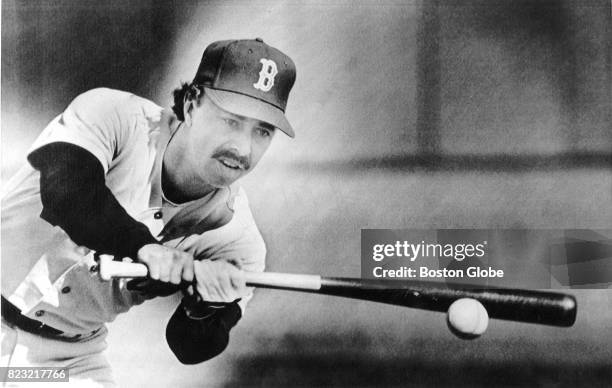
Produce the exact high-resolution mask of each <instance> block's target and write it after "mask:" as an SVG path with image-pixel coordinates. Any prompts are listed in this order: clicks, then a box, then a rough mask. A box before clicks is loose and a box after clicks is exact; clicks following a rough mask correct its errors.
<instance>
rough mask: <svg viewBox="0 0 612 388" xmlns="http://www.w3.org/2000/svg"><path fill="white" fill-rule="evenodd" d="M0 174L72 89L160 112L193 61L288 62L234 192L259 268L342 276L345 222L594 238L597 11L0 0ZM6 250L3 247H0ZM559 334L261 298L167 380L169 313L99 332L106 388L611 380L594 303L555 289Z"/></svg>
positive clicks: (602, 179) (610, 138)
mask: <svg viewBox="0 0 612 388" xmlns="http://www.w3.org/2000/svg"><path fill="white" fill-rule="evenodd" d="M1 21H2V25H1V26H2V69H1V70H2V91H1V93H2V112H1V113H2V137H1V140H2V147H1V151H2V170H1V174H2V181H3V182H5V181H6V180H7V179H8V178H10V176H11V174H12V173H14V172H15V171H16V169H17V168H18V167H19V166H20V165H21V164H22V163H24V161H25V152H26V150H27V149H28V147H29V146H30V144H31V143H32V142H33V140H34V139H35V137H36V136H37V135H38V133H40V131H41V130H42V129H43V128H44V127H45V125H46V124H47V123H48V122H49V121H50V120H51V119H52V118H53V117H55V116H56V115H57V114H59V113H60V112H61V111H62V110H63V109H64V108H65V107H66V105H67V104H68V103H69V102H70V101H71V100H72V99H73V98H74V97H75V96H76V95H78V94H79V93H81V92H84V91H85V90H88V89H91V88H94V87H99V86H105V87H111V88H118V89H122V90H127V91H130V92H133V93H135V94H138V95H141V96H144V97H147V98H149V99H152V100H154V101H156V102H157V103H158V104H160V105H164V106H169V105H170V103H171V92H172V90H173V88H175V87H177V86H178V85H179V83H180V82H181V81H189V80H191V79H192V77H193V75H194V74H195V70H196V68H197V66H198V64H199V60H200V57H201V55H202V52H203V50H204V48H205V47H206V46H207V45H208V44H209V43H211V42H213V41H215V40H221V39H232V38H254V37H261V38H263V39H264V41H266V42H267V43H269V44H271V45H273V46H275V47H277V48H279V49H281V50H282V51H284V52H285V53H287V54H288V55H289V56H291V57H292V58H293V59H294V61H295V62H296V64H297V68H298V75H297V82H296V84H295V87H294V90H293V92H292V98H291V99H290V102H289V106H288V111H287V114H288V117H289V119H290V121H291V122H292V123H293V126H294V128H295V130H296V134H297V136H296V138H295V139H294V140H291V139H288V138H286V137H283V136H281V135H279V136H277V137H276V138H275V140H274V142H273V145H272V147H271V148H270V150H269V151H268V154H267V155H266V156H265V158H264V159H263V160H262V162H261V163H260V165H259V166H258V167H257V169H256V170H255V171H254V172H253V173H252V174H251V175H250V176H248V177H247V178H246V179H245V180H244V186H245V188H246V190H247V192H248V193H249V197H250V201H251V206H252V209H253V212H254V213H255V216H256V219H257V221H258V225H259V226H260V229H261V232H262V234H263V235H264V238H265V239H266V242H267V245H268V270H270V271H284V272H302V273H321V274H323V275H329V276H359V275H360V259H359V258H360V251H359V250H360V229H362V228H422V229H425V228H473V227H478V228H567V229H572V228H588V229H597V228H609V227H610V226H611V225H612V222H611V221H612V206H611V205H612V130H611V128H612V126H611V124H612V115H611V110H610V105H611V101H612V99H611V97H612V93H611V85H612V76H611V53H610V52H611V48H612V46H611V23H610V22H611V10H610V2H609V1H607V0H606V1H591V0H583V1H579V2H571V1H535V0H532V1H521V0H518V1H499V0H494V1H485V0H481V1H479V0H470V1H450V0H448V1H387V0H385V1H363V0H361V1H348V0H345V1H337V0H336V1H328V2H323V1H299V2H297V1H283V2H281V1H270V0H269V1H248V2H247V1H159V0H132V1H129V2H127V1H100V0H98V1H92V0H80V1H77V0H73V1H66V0H56V1H52V2H51V1H40V0H38V1H25V0H23V1H15V0H4V1H2V20H1ZM4 243H6V242H4ZM572 293H574V294H575V295H576V297H577V298H578V303H579V315H578V320H577V323H576V325H575V326H574V327H572V328H569V329H556V328H547V327H538V326H535V325H528V324H516V323H509V322H503V321H493V322H491V323H490V326H489V327H490V328H489V330H488V332H487V333H486V334H485V335H484V336H483V337H482V338H480V339H478V340H475V341H469V342H466V341H461V340H459V339H456V338H455V337H453V336H452V335H451V333H450V332H449V331H448V329H447V327H446V323H445V320H444V315H442V314H438V313H430V312H422V311H417V310H410V309H403V308H397V307H393V306H385V305H380V304H375V303H370V302H360V301H353V300H346V299H340V298H332V297H325V296H319V295H302V294H298V293H289V292H278V291H269V290H258V291H257V295H256V298H254V299H253V301H252V302H251V305H250V311H248V314H247V315H246V316H245V317H244V318H243V319H242V321H241V322H240V323H239V325H238V326H237V327H236V328H235V329H234V331H233V334H232V339H231V342H230V346H229V348H228V349H227V350H226V351H225V352H224V353H223V354H222V355H221V356H219V357H217V358H216V359H214V360H211V361H209V362H206V363H204V364H201V365H198V366H183V365H180V363H178V361H176V360H175V359H174V357H173V356H172V355H171V353H170V351H169V350H168V348H167V345H166V344H165V339H164V329H165V324H166V322H167V320H168V319H169V316H170V313H171V311H172V310H173V309H174V306H175V305H176V303H177V300H175V299H172V298H166V299H160V300H156V301H153V302H151V303H148V304H146V305H144V306H140V307H137V308H135V309H133V310H132V311H131V312H130V313H129V314H125V315H123V316H121V317H119V318H118V319H117V321H116V322H114V323H112V324H111V325H110V332H111V333H110V336H109V340H108V342H109V350H108V357H109V359H110V361H111V363H112V364H113V367H114V369H115V372H116V377H117V379H118V381H119V382H120V383H121V384H122V385H123V386H128V387H129V386H145V385H146V386H150V387H167V386H186V387H202V386H205V387H235V386H256V387H276V386H278V387H284V386H338V387H339V386H347V387H348V386H453V387H455V386H517V385H521V386H546V387H559V386H572V387H573V386H610V385H612V337H611V336H610V322H612V309H611V307H612V293H610V291H609V290H572Z"/></svg>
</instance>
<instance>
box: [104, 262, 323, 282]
mask: <svg viewBox="0 0 612 388" xmlns="http://www.w3.org/2000/svg"><path fill="white" fill-rule="evenodd" d="M98 273H99V274H100V278H102V280H105V281H109V280H111V279H113V278H142V277H146V276H147V275H148V273H149V270H148V268H147V266H146V265H144V264H142V263H126V262H122V261H114V260H113V256H111V255H100V262H99V268H98ZM244 277H245V280H246V284H247V286H252V287H266V288H283V289H295V290H319V289H320V288H321V276H319V275H301V274H287V273H275V272H249V271H244Z"/></svg>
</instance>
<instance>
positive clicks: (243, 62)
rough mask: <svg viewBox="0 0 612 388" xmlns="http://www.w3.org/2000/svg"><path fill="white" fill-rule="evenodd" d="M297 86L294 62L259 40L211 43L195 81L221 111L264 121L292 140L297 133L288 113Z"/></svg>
mask: <svg viewBox="0 0 612 388" xmlns="http://www.w3.org/2000/svg"><path fill="white" fill-rule="evenodd" d="M294 82H295V64H294V63H293V61H292V60H291V58H289V57H288V56H287V55H285V54H283V53H282V52H280V51H279V50H277V49H275V48H274V47H271V46H268V45H267V44H265V43H264V41H263V40H262V39H260V38H256V39H245V40H224V41H218V42H214V43H211V44H210V45H209V46H208V47H206V50H204V54H203V55H202V61H201V62H200V66H199V67H198V71H197V73H196V76H195V78H194V79H193V83H194V84H196V85H202V86H204V88H205V89H206V94H207V95H208V96H209V97H210V99H211V100H212V101H213V102H214V103H215V104H217V105H218V106H219V107H221V108H222V109H224V110H226V111H228V112H231V113H234V114H237V115H240V116H245V117H250V118H254V119H257V120H261V121H264V122H266V123H268V124H270V125H273V126H274V127H276V128H278V129H280V130H281V131H283V132H285V133H286V134H287V135H289V136H290V137H294V136H295V133H294V132H293V128H292V127H291V124H289V121H288V120H287V118H286V117H285V109H286V108H287V99H288V98H289V92H290V91H291V88H292V87H293V84H294Z"/></svg>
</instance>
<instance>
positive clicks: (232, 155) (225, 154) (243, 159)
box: [212, 150, 251, 170]
mask: <svg viewBox="0 0 612 388" xmlns="http://www.w3.org/2000/svg"><path fill="white" fill-rule="evenodd" d="M212 157H213V159H218V158H226V159H232V160H234V161H235V162H236V163H238V164H239V165H240V166H241V167H242V168H243V169H244V170H248V169H249V168H251V158H250V156H242V155H239V154H237V153H236V152H233V151H230V150H217V151H215V152H214V153H213V155H212Z"/></svg>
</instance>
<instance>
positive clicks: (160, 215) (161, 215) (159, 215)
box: [153, 212, 164, 220]
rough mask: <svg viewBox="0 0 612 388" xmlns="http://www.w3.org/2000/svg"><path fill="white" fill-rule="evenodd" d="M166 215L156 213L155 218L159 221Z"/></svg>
mask: <svg viewBox="0 0 612 388" xmlns="http://www.w3.org/2000/svg"><path fill="white" fill-rule="evenodd" d="M163 216H164V215H163V213H162V212H156V213H155V214H153V218H155V219H156V220H159V219H160V218H162V217H163Z"/></svg>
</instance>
